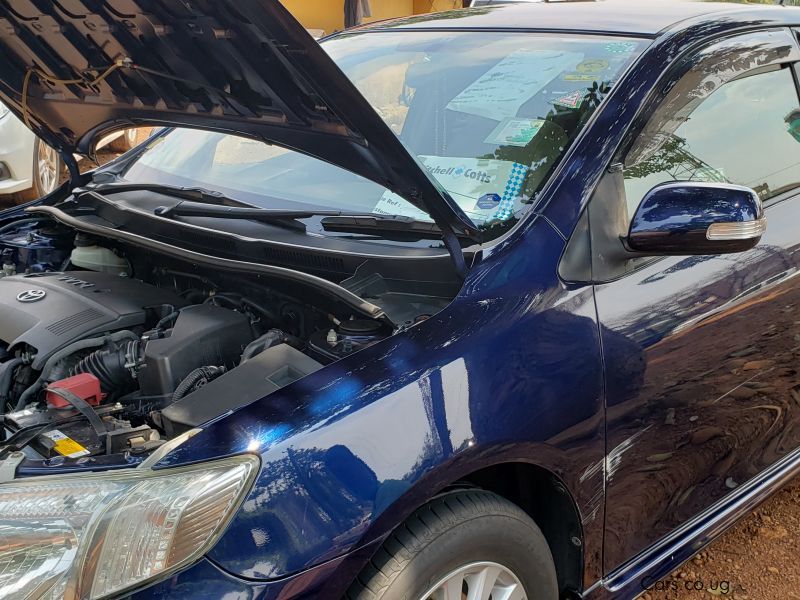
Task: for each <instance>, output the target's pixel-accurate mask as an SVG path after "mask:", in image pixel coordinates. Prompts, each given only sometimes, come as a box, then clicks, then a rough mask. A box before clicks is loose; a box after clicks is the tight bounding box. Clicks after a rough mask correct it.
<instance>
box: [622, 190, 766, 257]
mask: <svg viewBox="0 0 800 600" xmlns="http://www.w3.org/2000/svg"><path fill="white" fill-rule="evenodd" d="M766 229H767V219H766V217H765V216H764V208H763V207H762V205H761V199H760V198H759V197H758V194H756V193H755V192H754V191H753V190H751V189H750V188H747V187H744V186H740V185H732V184H728V183H696V182H686V183H684V182H672V183H664V184H661V185H658V186H656V187H654V188H653V189H652V190H650V191H649V192H648V193H647V195H646V196H645V197H644V199H643V200H642V203H641V204H640V205H639V208H638V209H637V210H636V214H635V215H634V217H633V221H632V222H631V228H630V230H629V231H628V237H627V238H626V239H625V240H624V243H625V246H626V247H627V249H628V250H631V251H633V252H638V253H642V254H648V255H650V256H687V255H702V254H729V253H733V252H744V251H745V250H750V249H751V248H753V247H755V245H756V244H758V242H759V240H760V239H761V236H762V235H763V234H764V231H766Z"/></svg>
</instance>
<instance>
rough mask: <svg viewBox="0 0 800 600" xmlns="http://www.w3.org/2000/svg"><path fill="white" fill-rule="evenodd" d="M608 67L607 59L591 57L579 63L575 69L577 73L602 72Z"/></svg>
mask: <svg viewBox="0 0 800 600" xmlns="http://www.w3.org/2000/svg"><path fill="white" fill-rule="evenodd" d="M608 67H609V64H608V61H607V60H605V59H602V58H591V59H588V60H584V61H583V62H581V63H579V64H578V66H577V67H575V70H576V71H577V72H578V73H602V72H603V71H607V70H608Z"/></svg>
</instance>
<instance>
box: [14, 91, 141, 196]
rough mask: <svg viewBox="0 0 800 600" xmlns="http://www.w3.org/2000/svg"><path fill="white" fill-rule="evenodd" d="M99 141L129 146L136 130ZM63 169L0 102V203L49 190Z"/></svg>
mask: <svg viewBox="0 0 800 600" xmlns="http://www.w3.org/2000/svg"><path fill="white" fill-rule="evenodd" d="M100 145H101V146H104V145H109V146H110V149H111V150H113V151H116V152H124V151H127V150H130V149H131V148H132V147H133V146H135V145H136V130H135V129H129V130H126V131H124V132H120V133H117V134H115V135H113V136H109V137H108V138H106V139H104V140H102V142H101V144H100ZM63 171H64V164H63V162H62V161H61V158H60V157H59V156H58V153H57V152H56V151H55V150H53V149H52V148H50V147H49V146H48V145H47V144H45V143H44V142H42V141H41V140H39V139H38V138H37V137H36V136H35V135H34V134H33V133H31V130H30V129H28V128H27V127H25V125H24V123H22V121H20V120H19V119H18V118H17V117H16V116H15V115H13V114H12V113H11V111H9V110H8V109H7V108H6V107H5V106H3V105H2V104H0V203H2V201H3V199H4V197H9V196H14V199H17V200H32V199H35V198H40V197H41V196H44V195H46V194H49V193H50V192H52V191H53V190H54V189H56V187H58V184H59V182H60V181H61V174H62V172H63Z"/></svg>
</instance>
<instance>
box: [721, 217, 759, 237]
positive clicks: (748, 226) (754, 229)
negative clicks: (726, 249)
mask: <svg viewBox="0 0 800 600" xmlns="http://www.w3.org/2000/svg"><path fill="white" fill-rule="evenodd" d="M766 230H767V218H766V217H761V218H760V219H756V220H755V221H744V222H738V223H712V224H711V225H709V227H708V230H707V231H706V238H707V239H708V240H711V241H725V240H752V239H758V238H760V237H761V236H762V235H764V232H765V231H766Z"/></svg>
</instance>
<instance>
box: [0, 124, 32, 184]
mask: <svg viewBox="0 0 800 600" xmlns="http://www.w3.org/2000/svg"><path fill="white" fill-rule="evenodd" d="M35 142H36V137H35V136H34V135H33V133H32V132H31V130H30V129H28V128H27V127H25V125H24V123H22V121H20V120H19V119H17V118H16V117H15V116H14V115H11V114H9V115H6V116H5V117H3V118H2V119H0V163H4V165H5V167H6V169H5V170H7V174H6V175H7V176H5V177H4V178H2V179H0V194H15V193H17V192H22V191H24V190H27V189H29V188H30V187H31V186H32V185H33V146H34V144H35Z"/></svg>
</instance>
